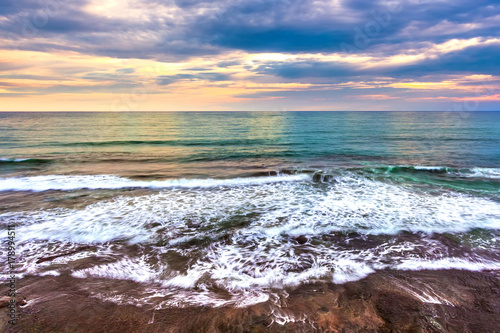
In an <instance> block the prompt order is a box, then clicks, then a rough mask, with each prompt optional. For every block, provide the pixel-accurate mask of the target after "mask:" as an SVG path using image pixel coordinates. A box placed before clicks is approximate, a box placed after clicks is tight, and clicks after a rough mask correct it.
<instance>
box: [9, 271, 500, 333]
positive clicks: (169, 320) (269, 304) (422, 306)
mask: <svg viewBox="0 0 500 333" xmlns="http://www.w3.org/2000/svg"><path fill="white" fill-rule="evenodd" d="M17 285H18V295H19V296H21V297H23V298H25V299H26V301H27V304H26V305H25V306H22V307H18V309H17V310H18V313H19V314H20V315H21V318H20V319H19V321H18V323H17V325H15V326H12V325H10V324H8V323H7V320H6V316H2V317H1V318H2V320H1V322H0V325H1V326H0V328H1V330H2V331H5V332H74V333H78V332H366V331H378V332H393V331H402V332H494V331H495V330H496V329H498V318H500V271H499V270H493V271H481V272H477V271H465V270H453V269H451V270H422V271H396V270H382V271H377V272H376V273H373V274H370V275H369V276H368V277H366V278H364V279H362V280H358V281H353V282H348V283H345V284H333V283H314V284H306V285H300V286H298V287H294V288H285V290H286V292H287V293H288V297H286V298H282V299H280V300H278V301H276V300H268V301H266V302H263V303H259V304H255V305H251V306H248V307H244V308H235V307H229V306H223V307H215V308H214V307H207V306H189V307H180V308H166V309H161V310H154V305H143V306H136V305H132V304H117V303H115V302H111V301H105V300H102V299H99V298H96V297H93V296H91V293H93V292H94V291H95V290H98V289H107V290H114V291H115V292H116V294H117V295H119V294H120V291H123V292H124V291H130V290H141V289H143V288H146V287H147V286H146V285H144V284H140V283H137V282H132V281H125V280H106V279H97V278H85V279H79V278H74V277H71V276H69V275H61V276H43V277H40V276H26V277H24V278H22V279H19V280H18V281H17ZM6 291H7V289H6V288H5V287H4V286H2V295H3V294H5V295H6ZM3 310H5V308H4V309H3Z"/></svg>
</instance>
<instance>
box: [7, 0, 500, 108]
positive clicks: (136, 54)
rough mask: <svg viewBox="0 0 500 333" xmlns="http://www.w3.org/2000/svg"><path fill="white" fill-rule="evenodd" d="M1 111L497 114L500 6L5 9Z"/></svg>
mask: <svg viewBox="0 0 500 333" xmlns="http://www.w3.org/2000/svg"><path fill="white" fill-rule="evenodd" d="M0 110H4V111H7V110H28V111H45V110H54V111H72V110H75V111H78V110H90V111H92V110H102V111H140V110H165V111H174V110H280V111H281V110H454V111H469V110H500V3H499V2H498V0H475V1H470V0H402V1H392V0H382V1H379V0H350V1H348V0H328V1H327V0H222V1H204V0H107V1H101V0H64V1H63V0H2V1H1V4H0Z"/></svg>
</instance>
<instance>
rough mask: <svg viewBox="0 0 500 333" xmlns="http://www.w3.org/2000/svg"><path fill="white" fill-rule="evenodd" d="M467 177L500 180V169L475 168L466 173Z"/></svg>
mask: <svg viewBox="0 0 500 333" xmlns="http://www.w3.org/2000/svg"><path fill="white" fill-rule="evenodd" d="M464 176H466V177H478V178H491V179H500V169H499V168H473V169H471V170H470V172H469V173H465V174H464Z"/></svg>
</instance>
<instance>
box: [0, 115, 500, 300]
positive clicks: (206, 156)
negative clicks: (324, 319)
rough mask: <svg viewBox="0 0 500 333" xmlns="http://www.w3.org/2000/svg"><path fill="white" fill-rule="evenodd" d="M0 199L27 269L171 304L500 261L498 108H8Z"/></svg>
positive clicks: (0, 131) (0, 212) (3, 118)
mask: <svg viewBox="0 0 500 333" xmlns="http://www.w3.org/2000/svg"><path fill="white" fill-rule="evenodd" d="M0 200H1V203H0V220H1V223H2V224H3V225H6V224H7V223H16V225H17V237H18V242H19V245H18V246H19V251H20V253H21V256H22V258H23V259H22V261H21V262H20V263H19V269H20V272H21V275H29V274H34V275H46V274H52V275H58V274H66V273H68V274H71V275H73V276H76V277H80V278H107V279H125V280H136V281H140V282H143V283H145V284H148V285H150V286H151V288H152V290H155V292H157V293H161V295H163V296H162V297H163V298H161V302H160V303H159V306H160V307H161V306H171V305H172V304H183V303H188V304H200V303H203V304H206V305H211V306H218V305H223V304H233V305H238V306H244V305H246V304H253V303H256V302H257V303H258V302H261V301H263V300H267V299H269V298H270V297H278V296H279V295H280V290H283V289H284V288H287V287H289V286H293V285H297V284H302V283H309V282H312V281H318V280H321V281H330V282H334V283H344V282H346V281H352V280H357V279H361V278H363V277H364V276H366V275H368V274H371V273H374V272H376V271H377V270H380V269H388V268H389V269H404V270H419V269H447V268H459V269H468V270H483V269H499V268H500V261H499V259H500V256H499V253H500V242H499V236H500V112H473V113H458V112H274V113H273V112H269V113H261V112H254V113H252V112H241V113H226V112H217V113H201V112H200V113H0ZM47 258H49V259H50V260H49V259H47ZM82 260H83V261H84V263H85V264H84V265H76V264H75V263H77V262H78V263H81V262H82ZM103 262H104V263H103ZM276 295H278V296H276ZM129 296H130V295H129ZM130 297H132V296H130ZM134 297H135V298H134V300H135V301H134V302H138V303H141V302H158V300H157V299H155V300H154V301H153V300H150V299H149V298H148V295H135V296H134Z"/></svg>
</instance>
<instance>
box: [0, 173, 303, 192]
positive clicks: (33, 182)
mask: <svg viewBox="0 0 500 333" xmlns="http://www.w3.org/2000/svg"><path fill="white" fill-rule="evenodd" d="M308 178H310V176H308V175H306V174H299V175H282V176H269V177H248V178H233V179H172V180H155V181H141V180H132V179H127V178H122V177H118V176H113V175H95V176H61V175H53V176H32V177H10V178H0V191H34V192H39V191H48V190H62V191H71V190H78V189H122V188H153V189H161V188H175V187H179V188H209V187H218V186H229V187H230V186H242V185H259V184H266V183H273V182H285V181H300V180H305V179H308Z"/></svg>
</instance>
